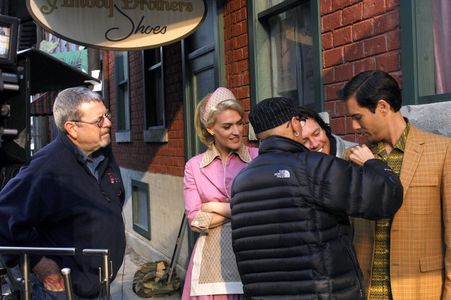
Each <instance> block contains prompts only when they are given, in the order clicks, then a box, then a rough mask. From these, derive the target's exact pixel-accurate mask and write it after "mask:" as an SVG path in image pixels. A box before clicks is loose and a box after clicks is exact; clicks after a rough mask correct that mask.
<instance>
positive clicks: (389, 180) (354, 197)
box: [303, 152, 403, 219]
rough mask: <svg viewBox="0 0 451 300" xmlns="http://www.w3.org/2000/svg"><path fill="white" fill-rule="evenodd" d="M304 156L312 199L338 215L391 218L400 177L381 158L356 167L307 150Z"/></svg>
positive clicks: (400, 194) (397, 200) (397, 203)
mask: <svg viewBox="0 0 451 300" xmlns="http://www.w3.org/2000/svg"><path fill="white" fill-rule="evenodd" d="M303 159H305V160H306V161H305V165H306V172H307V174H308V176H307V181H309V186H310V190H311V193H312V195H313V199H311V200H312V201H315V202H316V203H317V205H319V206H322V207H324V208H325V209H327V210H330V211H333V212H335V213H337V214H340V213H343V214H347V215H349V216H354V217H361V218H365V219H380V218H391V217H393V215H394V214H395V213H396V211H397V210H398V209H399V208H400V207H401V204H402V198H403V188H402V185H401V181H400V179H399V177H398V176H397V175H396V174H395V173H394V172H393V171H392V170H391V169H390V168H389V167H388V166H387V164H385V163H384V162H382V161H381V160H377V159H371V160H368V161H367V162H365V164H364V165H363V166H359V165H357V164H355V163H353V162H349V161H345V160H342V159H339V158H335V157H333V156H328V155H321V154H320V153H313V152H311V153H308V154H307V155H305V156H304V157H303Z"/></svg>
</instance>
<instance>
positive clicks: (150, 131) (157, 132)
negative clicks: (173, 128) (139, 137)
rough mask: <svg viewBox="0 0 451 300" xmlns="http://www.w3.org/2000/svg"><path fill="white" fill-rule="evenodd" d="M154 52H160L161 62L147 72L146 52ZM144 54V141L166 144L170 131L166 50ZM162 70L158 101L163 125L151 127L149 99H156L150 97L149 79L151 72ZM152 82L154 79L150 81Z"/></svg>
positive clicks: (160, 49) (161, 48)
mask: <svg viewBox="0 0 451 300" xmlns="http://www.w3.org/2000/svg"><path fill="white" fill-rule="evenodd" d="M154 50H159V51H160V61H159V62H157V63H155V64H153V65H151V66H150V67H149V68H148V70H146V63H145V57H146V56H145V51H154ZM141 54H142V59H143V63H142V68H143V80H144V91H143V93H144V99H145V101H144V112H145V113H144V124H145V128H144V132H143V139H144V142H148V143H166V142H168V131H167V128H166V105H165V102H166V101H165V99H166V97H165V89H164V81H165V78H164V73H165V72H164V70H165V66H164V50H163V47H159V48H154V49H148V50H143V51H142V52H141ZM158 68H159V69H160V76H161V84H160V87H159V88H160V89H161V98H160V99H157V101H159V102H160V103H159V105H160V106H161V107H162V111H163V116H162V118H163V124H160V125H151V124H149V122H150V121H149V120H148V118H147V112H148V110H149V109H152V107H150V106H149V101H151V100H150V99H149V97H154V95H149V91H148V90H147V84H146V82H147V80H148V79H147V78H148V77H149V78H151V77H152V76H151V75H150V73H151V72H153V71H155V70H156V69H158ZM150 80H152V79H150Z"/></svg>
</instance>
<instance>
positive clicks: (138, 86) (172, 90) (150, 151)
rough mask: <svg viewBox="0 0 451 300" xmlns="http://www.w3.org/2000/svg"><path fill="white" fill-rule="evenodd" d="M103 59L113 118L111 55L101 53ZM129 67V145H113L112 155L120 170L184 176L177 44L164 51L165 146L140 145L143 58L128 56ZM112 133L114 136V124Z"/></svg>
mask: <svg viewBox="0 0 451 300" xmlns="http://www.w3.org/2000/svg"><path fill="white" fill-rule="evenodd" d="M103 57H104V59H103V64H104V71H105V72H107V74H108V78H109V79H108V80H107V81H106V82H105V84H106V87H105V90H106V91H107V95H106V97H108V98H109V100H110V108H111V111H112V113H113V116H114V114H116V103H115V101H116V100H115V99H116V90H115V89H116V87H115V82H114V81H115V75H114V74H115V73H114V70H115V69H114V53H113V52H104V56H103ZM129 63H130V64H129V74H130V106H131V142H130V143H114V142H113V151H114V153H115V156H116V159H117V161H118V164H119V165H120V166H121V167H124V168H129V169H133V170H137V171H148V172H152V173H163V174H171V175H175V176H183V169H184V166H185V157H184V141H183V95H182V91H183V89H182V67H181V47H180V43H174V44H172V45H169V46H166V47H164V65H165V97H166V101H165V109H166V116H165V117H166V128H167V130H168V142H167V143H145V142H144V141H143V132H144V126H145V124H144V115H145V111H144V98H145V97H144V84H143V74H142V57H141V54H140V52H139V51H131V52H129ZM113 121H114V117H113ZM112 132H116V128H115V124H114V122H113V129H112ZM113 141H114V135H113Z"/></svg>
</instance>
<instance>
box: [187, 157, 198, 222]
mask: <svg viewBox="0 0 451 300" xmlns="http://www.w3.org/2000/svg"><path fill="white" fill-rule="evenodd" d="M194 167H195V166H194ZM183 196H184V200H185V214H186V216H187V218H188V222H189V224H191V222H192V221H193V219H194V218H195V217H196V215H197V213H198V212H199V211H200V209H201V205H202V200H201V199H200V195H199V191H198V190H197V185H196V180H195V178H194V173H193V163H192V161H191V160H190V161H188V162H187V163H186V166H185V176H184V177H183Z"/></svg>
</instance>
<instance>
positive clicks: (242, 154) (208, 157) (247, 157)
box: [200, 144, 252, 168]
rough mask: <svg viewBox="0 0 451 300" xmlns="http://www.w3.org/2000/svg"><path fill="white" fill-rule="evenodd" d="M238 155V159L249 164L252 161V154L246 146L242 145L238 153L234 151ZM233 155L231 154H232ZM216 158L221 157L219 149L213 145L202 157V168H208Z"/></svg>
mask: <svg viewBox="0 0 451 300" xmlns="http://www.w3.org/2000/svg"><path fill="white" fill-rule="evenodd" d="M232 153H235V154H237V155H238V157H239V158H240V159H241V160H242V161H244V162H245V163H249V162H250V161H251V160H252V157H251V154H250V153H249V150H248V148H247V147H246V146H245V145H241V147H240V148H239V149H238V150H237V151H233V152H232ZM232 153H231V154H232ZM216 157H219V158H220V157H221V156H220V155H219V151H218V149H217V148H216V147H215V145H214V144H212V145H211V146H210V147H208V150H207V151H205V153H204V156H203V157H202V161H201V162H200V167H201V168H204V167H206V166H208V165H209V164H210V163H211V162H212V161H213V160H214V159H215V158H216Z"/></svg>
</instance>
